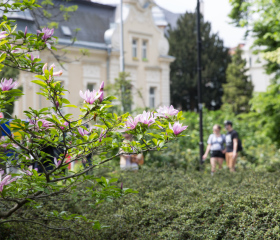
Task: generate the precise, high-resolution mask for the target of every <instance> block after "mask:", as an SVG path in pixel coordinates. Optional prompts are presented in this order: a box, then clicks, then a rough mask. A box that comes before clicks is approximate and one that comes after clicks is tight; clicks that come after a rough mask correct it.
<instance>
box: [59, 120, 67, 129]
mask: <svg viewBox="0 0 280 240" xmlns="http://www.w3.org/2000/svg"><path fill="white" fill-rule="evenodd" d="M63 125H64V126H65V127H67V126H68V125H69V123H68V122H64V123H63ZM65 127H63V126H60V129H61V130H64V129H65Z"/></svg>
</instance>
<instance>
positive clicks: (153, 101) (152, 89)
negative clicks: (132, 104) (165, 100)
mask: <svg viewBox="0 0 280 240" xmlns="http://www.w3.org/2000/svg"><path fill="white" fill-rule="evenodd" d="M149 102H150V108H155V107H156V88H155V87H150V100H149Z"/></svg>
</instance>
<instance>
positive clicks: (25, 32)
mask: <svg viewBox="0 0 280 240" xmlns="http://www.w3.org/2000/svg"><path fill="white" fill-rule="evenodd" d="M27 29H28V28H27V26H26V27H25V31H24V37H26V34H27Z"/></svg>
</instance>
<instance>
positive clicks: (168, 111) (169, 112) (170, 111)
mask: <svg viewBox="0 0 280 240" xmlns="http://www.w3.org/2000/svg"><path fill="white" fill-rule="evenodd" d="M157 112H158V113H157V114H156V116H157V117H165V118H168V117H169V116H174V115H177V114H178V112H179V111H178V110H177V109H175V108H174V107H173V106H172V105H171V106H170V107H166V106H164V107H159V109H157Z"/></svg>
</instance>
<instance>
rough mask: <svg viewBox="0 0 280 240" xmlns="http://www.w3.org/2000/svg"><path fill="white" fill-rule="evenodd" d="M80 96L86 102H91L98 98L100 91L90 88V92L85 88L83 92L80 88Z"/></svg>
mask: <svg viewBox="0 0 280 240" xmlns="http://www.w3.org/2000/svg"><path fill="white" fill-rule="evenodd" d="M80 96H81V98H83V99H84V100H85V102H86V103H88V104H93V103H94V102H95V101H96V100H97V99H99V97H100V96H101V93H100V92H96V91H95V90H92V92H91V91H89V90H87V91H85V93H83V92H82V90H80Z"/></svg>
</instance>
